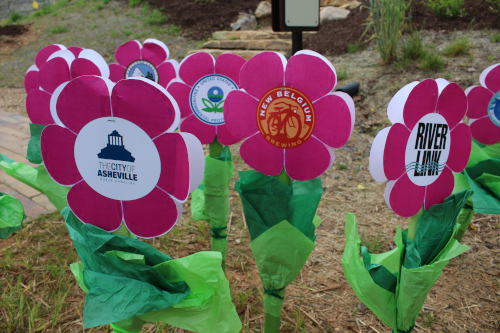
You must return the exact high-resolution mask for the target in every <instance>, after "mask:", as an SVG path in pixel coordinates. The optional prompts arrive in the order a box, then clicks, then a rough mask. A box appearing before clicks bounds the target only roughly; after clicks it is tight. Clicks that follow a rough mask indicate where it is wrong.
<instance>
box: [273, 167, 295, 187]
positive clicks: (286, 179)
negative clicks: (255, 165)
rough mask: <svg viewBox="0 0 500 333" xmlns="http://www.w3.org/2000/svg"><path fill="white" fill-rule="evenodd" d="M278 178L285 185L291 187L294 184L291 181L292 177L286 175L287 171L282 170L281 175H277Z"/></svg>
mask: <svg viewBox="0 0 500 333" xmlns="http://www.w3.org/2000/svg"><path fill="white" fill-rule="evenodd" d="M276 178H278V179H279V180H281V181H282V182H283V184H285V185H290V184H291V182H292V180H291V179H290V177H289V176H288V174H287V173H286V171H285V169H283V170H281V172H280V174H279V175H277V176H276Z"/></svg>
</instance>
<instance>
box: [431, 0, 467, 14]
mask: <svg viewBox="0 0 500 333" xmlns="http://www.w3.org/2000/svg"><path fill="white" fill-rule="evenodd" d="M422 3H423V4H425V5H426V6H427V7H429V8H430V9H432V11H433V12H434V15H436V16H439V17H452V18H453V17H462V16H465V15H467V14H466V12H465V8H464V0H426V1H423V2H422Z"/></svg>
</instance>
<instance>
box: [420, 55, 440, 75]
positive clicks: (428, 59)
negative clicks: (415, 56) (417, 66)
mask: <svg viewBox="0 0 500 333" xmlns="http://www.w3.org/2000/svg"><path fill="white" fill-rule="evenodd" d="M421 67H422V69H423V70H426V71H440V70H443V69H444V67H445V62H444V60H443V58H442V57H441V56H440V55H439V54H436V53H433V52H431V51H428V52H426V53H425V56H424V58H423V59H422V63H421Z"/></svg>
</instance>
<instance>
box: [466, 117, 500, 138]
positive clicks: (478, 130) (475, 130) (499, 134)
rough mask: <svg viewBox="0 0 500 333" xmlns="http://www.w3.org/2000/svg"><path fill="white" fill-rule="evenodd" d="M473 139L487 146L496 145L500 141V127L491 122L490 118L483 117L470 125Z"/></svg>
mask: <svg viewBox="0 0 500 333" xmlns="http://www.w3.org/2000/svg"><path fill="white" fill-rule="evenodd" d="M470 130H471V133H472V137H473V138H474V139H476V140H477V141H479V142H481V143H483V144H485V145H494V144H495V143H497V142H499V141H500V127H498V126H497V125H495V124H493V123H492V122H491V119H490V117H483V118H481V119H478V120H476V121H474V122H473V123H472V124H470Z"/></svg>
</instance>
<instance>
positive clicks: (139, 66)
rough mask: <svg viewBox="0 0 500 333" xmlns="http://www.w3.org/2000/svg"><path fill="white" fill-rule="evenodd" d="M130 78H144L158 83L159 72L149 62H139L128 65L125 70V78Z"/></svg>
mask: <svg viewBox="0 0 500 333" xmlns="http://www.w3.org/2000/svg"><path fill="white" fill-rule="evenodd" d="M129 77H144V78H146V79H150V80H151V81H154V82H156V83H158V70H157V69H156V67H155V66H154V65H153V64H152V63H150V62H149V61H146V60H137V61H134V62H133V63H131V64H130V65H128V67H127V69H126V70H125V78H126V79H127V78H129Z"/></svg>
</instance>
